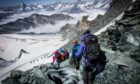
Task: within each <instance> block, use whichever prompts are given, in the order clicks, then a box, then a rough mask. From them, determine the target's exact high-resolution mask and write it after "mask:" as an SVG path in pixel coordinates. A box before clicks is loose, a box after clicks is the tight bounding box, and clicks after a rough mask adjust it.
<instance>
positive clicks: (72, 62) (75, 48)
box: [70, 40, 81, 70]
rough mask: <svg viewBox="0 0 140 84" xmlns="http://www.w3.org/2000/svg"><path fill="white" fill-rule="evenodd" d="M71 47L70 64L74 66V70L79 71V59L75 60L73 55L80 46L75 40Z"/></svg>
mask: <svg viewBox="0 0 140 84" xmlns="http://www.w3.org/2000/svg"><path fill="white" fill-rule="evenodd" d="M72 45H73V47H72V55H71V60H70V61H71V63H70V64H72V65H75V67H76V69H77V70H79V66H80V59H81V58H77V57H76V55H75V54H76V52H77V51H78V49H79V47H80V45H79V44H78V41H76V40H74V41H72Z"/></svg>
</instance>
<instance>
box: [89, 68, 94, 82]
mask: <svg viewBox="0 0 140 84" xmlns="http://www.w3.org/2000/svg"><path fill="white" fill-rule="evenodd" d="M88 78H89V79H88V81H89V84H93V81H94V78H95V77H94V74H93V71H90V72H89V74H88Z"/></svg>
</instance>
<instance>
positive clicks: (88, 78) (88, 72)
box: [83, 67, 96, 84]
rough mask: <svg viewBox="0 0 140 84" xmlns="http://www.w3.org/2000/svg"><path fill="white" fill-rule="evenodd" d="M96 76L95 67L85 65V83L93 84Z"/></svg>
mask: <svg viewBox="0 0 140 84" xmlns="http://www.w3.org/2000/svg"><path fill="white" fill-rule="evenodd" d="M95 76H96V75H95V73H94V72H93V69H90V68H86V67H83V84H93V81H94V79H95Z"/></svg>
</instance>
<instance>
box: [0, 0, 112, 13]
mask: <svg viewBox="0 0 140 84" xmlns="http://www.w3.org/2000/svg"><path fill="white" fill-rule="evenodd" d="M110 2H111V0H94V1H77V2H73V3H63V2H56V3H52V4H47V5H42V4H33V5H28V4H25V3H22V4H21V5H18V6H15V7H12V8H11V7H6V8H0V10H5V11H13V10H14V11H15V10H17V11H32V10H40V9H46V10H47V11H65V12H68V13H69V11H70V10H72V11H73V10H74V11H73V12H72V13H75V11H76V13H77V11H78V12H79V10H80V12H85V11H86V10H92V9H95V8H101V9H102V8H103V9H107V8H109V4H110ZM74 8H75V9H74ZM66 10H68V11H66Z"/></svg>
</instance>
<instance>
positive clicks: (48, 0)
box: [0, 0, 93, 6]
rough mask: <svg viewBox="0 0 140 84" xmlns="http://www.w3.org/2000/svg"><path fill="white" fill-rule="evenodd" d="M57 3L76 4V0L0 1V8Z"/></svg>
mask: <svg viewBox="0 0 140 84" xmlns="http://www.w3.org/2000/svg"><path fill="white" fill-rule="evenodd" d="M57 1H62V2H76V1H77V0H0V6H12V5H17V4H20V3H26V4H36V3H37V4H47V3H53V2H57ZM83 1H84V0H83ZM85 1H93V0H85Z"/></svg>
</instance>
